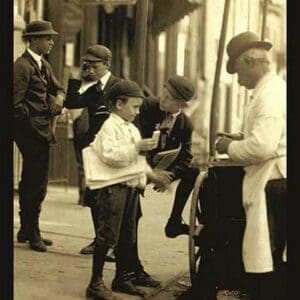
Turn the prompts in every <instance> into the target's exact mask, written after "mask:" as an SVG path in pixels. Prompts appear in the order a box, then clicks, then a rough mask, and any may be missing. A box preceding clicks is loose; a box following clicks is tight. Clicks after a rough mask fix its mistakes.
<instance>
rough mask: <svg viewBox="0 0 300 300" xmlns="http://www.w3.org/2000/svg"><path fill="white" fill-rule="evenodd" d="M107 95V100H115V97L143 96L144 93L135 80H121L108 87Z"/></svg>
mask: <svg viewBox="0 0 300 300" xmlns="http://www.w3.org/2000/svg"><path fill="white" fill-rule="evenodd" d="M107 97H108V101H109V102H115V101H116V100H117V99H127V98H128V97H134V98H144V94H143V91H142V90H141V88H140V87H139V85H138V84H137V83H136V82H135V81H131V80H121V81H118V82H117V83H115V84H114V85H113V86H112V87H111V88H110V90H109V92H108V95H107Z"/></svg>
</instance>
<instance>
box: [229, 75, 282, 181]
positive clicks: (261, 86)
mask: <svg viewBox="0 0 300 300" xmlns="http://www.w3.org/2000/svg"><path fill="white" fill-rule="evenodd" d="M244 122H245V123H244V139H243V140H241V141H233V142H231V143H230V144H229V147H228V154H229V156H230V157H231V158H232V159H233V160H235V161H238V162H241V163H243V164H244V165H253V164H259V163H261V162H262V161H266V160H268V159H272V158H276V157H285V156H286V84H285V82H284V81H283V80H282V79H281V78H280V77H279V76H277V75H276V74H273V73H271V72H270V73H267V74H266V75H265V76H264V77H263V78H261V79H260V81H259V82H258V83H257V84H256V86H255V88H254V90H253V94H252V96H251V99H250V101H249V103H248V104H247V105H246V106H245V121H244ZM284 161H285V158H284V159H281V160H278V164H277V165H276V170H275V171H276V172H277V171H278V172H279V174H281V176H279V177H286V165H285V163H284Z"/></svg>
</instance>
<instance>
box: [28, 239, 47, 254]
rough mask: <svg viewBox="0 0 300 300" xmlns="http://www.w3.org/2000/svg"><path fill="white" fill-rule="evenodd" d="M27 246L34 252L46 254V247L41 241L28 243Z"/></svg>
mask: <svg viewBox="0 0 300 300" xmlns="http://www.w3.org/2000/svg"><path fill="white" fill-rule="evenodd" d="M29 246H30V248H31V249H32V250H34V251H39V252H46V251H47V247H46V245H45V244H44V242H43V241H42V240H40V241H36V242H29Z"/></svg>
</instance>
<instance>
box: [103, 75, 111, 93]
mask: <svg viewBox="0 0 300 300" xmlns="http://www.w3.org/2000/svg"><path fill="white" fill-rule="evenodd" d="M110 75H111V72H110V71H107V72H106V73H105V75H104V76H102V77H101V78H100V82H101V84H102V85H101V89H102V90H103V89H104V88H105V86H106V84H107V82H108V80H109V77H110Z"/></svg>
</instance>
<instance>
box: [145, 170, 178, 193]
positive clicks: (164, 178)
mask: <svg viewBox="0 0 300 300" xmlns="http://www.w3.org/2000/svg"><path fill="white" fill-rule="evenodd" d="M148 175H149V176H148V178H149V179H150V180H151V181H152V182H153V183H154V190H155V191H157V192H164V191H165V190H169V189H170V184H171V183H172V180H173V177H172V175H173V173H172V172H168V171H164V170H155V171H153V172H151V173H150V174H148Z"/></svg>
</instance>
